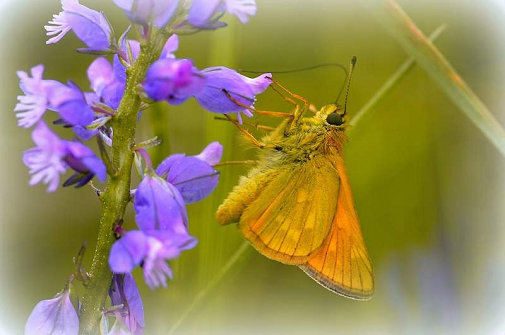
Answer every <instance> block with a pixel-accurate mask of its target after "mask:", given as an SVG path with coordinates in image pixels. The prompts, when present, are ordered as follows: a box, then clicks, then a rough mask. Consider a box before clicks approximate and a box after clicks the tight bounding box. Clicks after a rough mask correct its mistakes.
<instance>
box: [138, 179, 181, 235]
mask: <svg viewBox="0 0 505 335" xmlns="http://www.w3.org/2000/svg"><path fill="white" fill-rule="evenodd" d="M133 206H134V208H135V213H136V216H135V219H136V222H137V226H138V227H139V228H140V229H141V230H143V231H150V230H153V229H161V230H169V231H174V232H175V233H180V234H183V233H185V232H186V231H187V226H188V214H187V212H186V207H185V205H184V200H183V199H182V196H181V194H180V193H179V191H178V190H177V188H175V187H174V186H173V185H171V184H170V183H168V182H167V181H166V180H164V179H162V178H160V177H158V176H156V175H155V174H154V173H147V174H146V176H145V177H144V179H143V180H142V182H141V183H140V185H139V186H138V188H137V191H136V192H135V198H134V201H133Z"/></svg>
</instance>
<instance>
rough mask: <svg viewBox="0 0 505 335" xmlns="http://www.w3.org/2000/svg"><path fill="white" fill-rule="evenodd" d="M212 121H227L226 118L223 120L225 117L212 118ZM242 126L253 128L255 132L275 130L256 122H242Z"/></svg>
mask: <svg viewBox="0 0 505 335" xmlns="http://www.w3.org/2000/svg"><path fill="white" fill-rule="evenodd" d="M214 120H221V121H229V120H228V119H227V118H225V117H219V116H216V117H214ZM242 124H244V125H246V126H249V127H253V128H254V129H256V130H263V131H273V130H275V128H274V127H269V126H265V125H262V124H259V123H257V122H256V123H251V122H242Z"/></svg>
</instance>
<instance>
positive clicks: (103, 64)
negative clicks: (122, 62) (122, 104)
mask: <svg viewBox="0 0 505 335" xmlns="http://www.w3.org/2000/svg"><path fill="white" fill-rule="evenodd" d="M88 78H89V81H90V83H91V88H92V89H93V91H95V93H96V94H97V95H98V96H101V94H102V91H103V89H104V88H105V87H106V86H107V85H110V84H111V83H112V82H114V80H115V76H114V72H113V71H112V65H111V64H110V63H109V61H108V60H107V59H105V58H103V57H100V58H97V59H95V61H93V63H91V65H90V66H89V68H88Z"/></svg>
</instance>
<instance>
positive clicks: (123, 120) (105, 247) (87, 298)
mask: <svg viewBox="0 0 505 335" xmlns="http://www.w3.org/2000/svg"><path fill="white" fill-rule="evenodd" d="M168 37H169V34H168V29H166V30H163V31H160V32H158V33H157V35H156V36H155V38H153V39H152V40H151V41H149V42H147V43H146V44H145V45H143V46H142V50H141V52H140V55H139V56H138V58H137V60H136V61H135V63H134V64H133V65H132V66H131V67H130V68H128V70H127V74H128V79H127V82H126V90H125V93H124V95H123V98H122V100H121V103H120V105H119V108H118V113H117V114H116V116H114V118H113V120H112V123H111V125H112V129H113V132H114V138H113V143H112V164H113V165H114V167H115V169H116V170H117V173H115V174H114V175H113V176H111V177H110V178H109V179H108V181H107V186H106V188H105V192H104V193H103V194H102V196H101V201H102V214H101V218H100V226H99V231H98V241H97V245H96V249H95V254H94V256H93V263H92V266H91V271H90V278H91V280H90V282H89V283H88V285H87V287H86V291H85V294H84V296H83V300H82V306H81V310H80V334H96V333H99V330H98V327H99V324H100V319H101V316H102V312H103V308H104V304H105V300H106V298H107V294H108V291H109V287H110V285H111V282H112V272H111V271H110V269H109V265H108V259H109V252H110V249H111V246H112V244H113V243H114V241H115V238H114V232H113V227H114V225H115V223H116V222H118V221H119V220H120V219H121V218H122V217H123V215H124V212H125V209H126V206H127V205H128V203H129V202H130V181H131V170H132V164H133V153H132V151H131V148H132V146H133V145H134V144H135V131H136V125H137V114H138V111H139V109H140V103H141V101H140V98H139V97H138V95H137V93H136V89H137V86H138V84H140V83H141V82H142V81H143V80H144V77H145V75H146V72H147V69H148V68H149V66H150V65H151V64H152V63H153V62H154V61H155V60H156V59H158V58H159V55H160V53H161V50H162V48H163V46H164V44H165V42H166V40H167V39H168Z"/></svg>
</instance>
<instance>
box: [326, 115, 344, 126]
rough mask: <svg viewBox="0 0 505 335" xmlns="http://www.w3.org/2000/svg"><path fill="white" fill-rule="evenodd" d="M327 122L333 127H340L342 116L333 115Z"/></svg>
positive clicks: (327, 118)
mask: <svg viewBox="0 0 505 335" xmlns="http://www.w3.org/2000/svg"><path fill="white" fill-rule="evenodd" d="M326 122H328V123H329V124H331V125H332V126H340V125H341V124H342V123H343V122H342V116H340V114H337V113H331V114H329V115H328V116H327V117H326Z"/></svg>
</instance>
